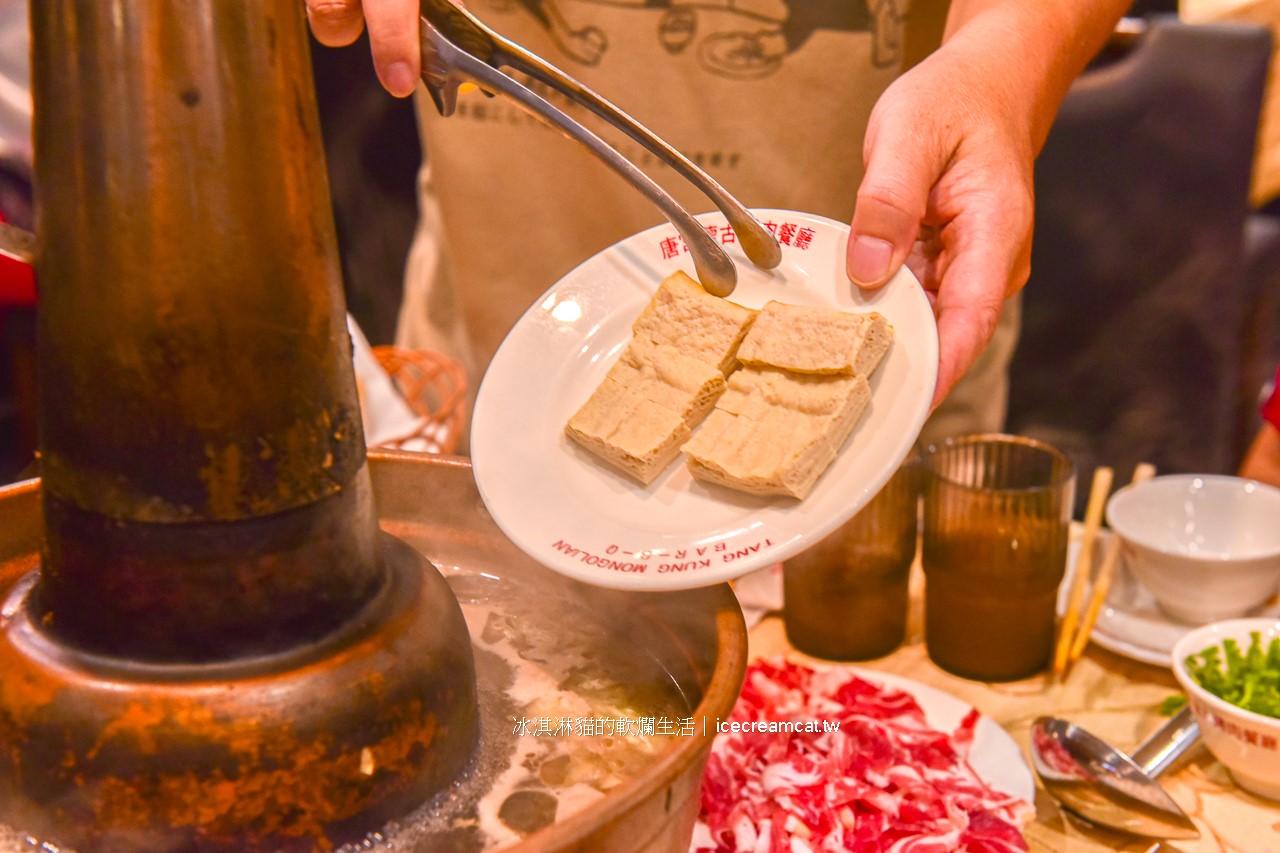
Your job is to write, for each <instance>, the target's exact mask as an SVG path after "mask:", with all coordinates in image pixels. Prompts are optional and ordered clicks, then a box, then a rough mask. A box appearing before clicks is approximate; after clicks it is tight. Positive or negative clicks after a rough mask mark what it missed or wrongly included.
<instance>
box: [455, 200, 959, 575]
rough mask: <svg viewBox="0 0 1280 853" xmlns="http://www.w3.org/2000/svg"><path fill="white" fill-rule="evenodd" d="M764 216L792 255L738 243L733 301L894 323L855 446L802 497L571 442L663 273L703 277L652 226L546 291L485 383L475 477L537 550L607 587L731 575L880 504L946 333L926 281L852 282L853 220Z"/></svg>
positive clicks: (476, 426) (706, 219)
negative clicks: (750, 252)
mask: <svg viewBox="0 0 1280 853" xmlns="http://www.w3.org/2000/svg"><path fill="white" fill-rule="evenodd" d="M756 214H757V216H758V217H759V218H760V220H761V221H762V222H765V223H766V224H770V223H772V224H774V225H775V227H776V228H777V231H776V233H778V234H779V235H780V237H781V236H783V235H785V237H786V238H787V239H785V240H781V242H783V247H782V255H783V257H782V263H781V265H780V266H779V267H778V268H777V269H776V270H772V271H769V272H765V271H762V270H759V269H756V268H755V267H753V266H752V265H751V264H750V262H748V261H747V260H746V258H745V257H744V256H742V254H741V252H740V251H739V250H738V249H737V248H736V244H726V245H725V248H726V249H727V250H728V251H729V253H730V255H731V256H732V257H733V258H734V260H735V262H737V267H738V286H737V289H736V290H734V292H733V295H732V296H731V297H730V299H731V300H732V301H734V302H738V303H740V304H742V305H745V306H747V307H749V308H759V307H761V306H763V305H764V304H765V303H766V302H768V301H769V300H770V299H778V300H779V301H785V302H790V303H793V304H803V305H826V306H832V307H836V308H839V309H842V310H850V311H878V312H880V313H881V314H882V315H884V316H885V317H886V318H887V319H888V320H889V322H890V323H892V324H893V327H894V341H893V345H892V346H891V347H890V349H889V352H888V354H887V355H886V356H885V358H884V360H883V361H882V362H881V364H880V366H879V368H878V369H877V370H876V371H875V373H874V374H873V375H872V377H871V388H872V396H871V403H870V405H869V407H868V411H867V413H866V414H865V415H863V418H862V420H861V422H860V423H859V424H858V426H857V427H856V428H855V429H854V432H853V435H852V436H851V437H850V439H849V441H848V442H847V443H846V444H845V446H844V449H843V450H842V451H841V452H840V454H839V456H837V458H836V460H835V462H834V463H833V464H832V466H831V467H830V468H829V469H828V470H827V472H826V473H825V474H824V475H823V476H822V478H821V479H819V481H818V483H817V485H816V486H815V487H814V489H813V491H812V492H811V493H810V494H809V496H808V497H806V498H805V499H804V500H803V501H796V500H792V499H787V498H762V497H756V496H752V495H746V494H742V493H738V492H734V491H732V490H729V489H725V488H722V487H719V486H713V485H708V484H705V483H700V482H696V481H694V480H693V479H692V477H691V476H690V475H689V473H688V470H687V469H686V468H685V466H684V465H683V464H680V463H679V462H674V463H672V465H671V466H670V468H669V469H668V470H667V471H666V472H664V473H663V474H662V475H660V476H659V477H658V479H657V480H655V481H654V482H653V483H651V484H650V485H648V486H640V485H639V484H637V483H636V482H634V481H633V480H630V479H628V478H627V477H625V476H624V475H622V474H620V473H617V472H615V471H613V470H612V469H610V468H609V467H608V466H606V465H604V464H603V463H601V462H600V461H599V460H597V459H596V458H595V457H593V456H592V455H591V454H589V453H587V452H586V451H585V450H583V449H582V448H580V447H578V446H577V445H576V444H574V443H572V442H571V441H570V440H569V439H568V438H567V437H566V436H565V434H564V425H565V423H566V422H567V421H568V420H569V418H570V417H571V416H572V415H573V413H574V412H575V411H577V409H578V407H579V406H581V405H582V403H583V402H585V401H586V399H587V398H588V397H589V396H590V395H591V392H592V391H594V390H595V388H596V386H597V385H598V384H599V383H600V381H601V380H602V379H603V378H604V375H605V372H606V371H607V370H608V369H609V367H610V366H611V365H612V364H613V362H614V361H615V360H616V359H617V357H618V355H619V354H620V353H621V351H622V349H623V348H624V347H625V346H626V344H627V343H628V341H630V339H631V324H632V322H633V321H634V320H635V318H636V317H637V316H638V315H639V314H640V311H641V310H642V309H643V308H644V306H645V305H646V304H648V302H649V300H650V299H651V298H652V296H653V293H654V291H655V290H656V289H657V287H658V285H659V284H660V283H661V281H662V280H663V279H664V278H665V277H666V276H668V275H670V274H671V273H672V272H675V271H676V270H684V271H685V272H687V273H689V274H690V275H693V274H694V270H693V264H692V261H691V260H690V257H689V255H688V254H687V253H686V252H683V251H681V248H680V247H681V241H680V239H679V237H678V235H677V234H676V231H675V229H674V228H672V227H671V226H670V225H662V226H658V227H656V228H652V229H649V230H648V231H644V232H641V233H640V234H636V235H634V236H632V237H629V238H627V239H625V240H623V241H622V242H620V243H618V244H616V245H614V246H612V247H611V248H609V249H606V250H605V251H603V252H601V253H600V254H598V255H595V256H594V257H592V258H590V259H589V260H587V261H586V262H585V263H583V264H582V265H581V266H579V267H578V268H576V269H575V270H573V271H572V272H570V273H569V274H568V275H566V276H565V277H564V278H562V279H561V280H560V281H559V282H557V283H556V284H555V286H553V287H552V288H551V289H550V290H548V291H547V292H546V293H545V294H544V295H543V297H542V298H541V299H540V300H539V301H538V303H537V304H535V305H534V306H533V307H531V308H530V309H529V310H528V311H527V312H525V314H524V316H523V317H521V319H520V320H519V322H517V323H516V325H515V327H514V328H513V329H512V330H511V332H510V333H509V334H508V335H507V337H506V339H505V340H504V341H503V343H502V346H501V347H499V349H498V352H497V354H496V355H495V356H494V358H493V361H492V363H491V364H490V366H489V370H488V372H487V373H486V375H485V377H484V380H483V382H482V384H481V386H480V391H479V394H478V397H477V400H476V408H475V415H474V419H473V422H472V427H471V458H472V465H473V469H474V472H475V478H476V484H477V486H478V487H479V490H480V495H481V497H482V498H483V499H484V502H485V505H486V506H487V507H488V509H489V512H490V514H491V515H492V516H493V518H494V520H495V521H496V522H497V524H498V526H499V527H501V528H502V530H503V532H504V533H506V534H507V536H508V537H509V538H510V539H511V540H512V541H513V542H514V543H515V544H516V545H517V546H519V547H520V548H521V549H522V550H524V551H525V552H526V553H528V554H529V555H530V556H531V557H533V558H534V559H536V560H538V561H539V562H541V563H543V564H545V565H546V566H548V567H550V568H552V569H554V570H556V571H558V572H561V573H563V574H566V575H569V576H570V577H574V578H577V579H579V580H583V581H586V582H588V583H592V584H596V585H598V586H607V587H616V588H623V589H647V590H669V589H683V588H688V587H696V586H705V585H707V584H712V583H718V582H720V581H724V580H728V579H731V578H735V577H738V576H739V575H743V574H746V573H747V572H750V571H752V570H754V569H757V568H760V567H761V566H765V565H768V564H770V563H774V562H777V561H778V560H782V559H784V558H786V557H789V556H791V555H793V554H796V553H798V552H799V551H801V550H803V549H804V548H806V547H808V546H809V545H810V544H812V543H814V542H816V541H818V540H819V539H820V538H822V537H823V536H824V535H825V534H827V533H829V532H830V531H832V530H834V529H835V528H836V527H837V526H839V525H840V523H841V522H843V521H845V520H846V519H848V518H849V517H850V516H852V515H853V514H854V513H855V512H857V510H858V509H859V508H861V507H862V506H863V505H864V504H865V503H866V502H867V501H868V500H870V499H871V498H872V497H873V496H874V495H875V493H876V492H877V491H878V490H879V489H880V487H881V486H882V485H884V483H885V481H886V480H888V479H889V476H890V475H891V474H892V473H893V472H894V470H896V469H897V467H898V465H899V464H900V463H901V462H902V460H903V459H905V458H906V456H907V454H908V453H909V452H910V450H911V446H912V444H913V443H914V442H915V440H916V438H917V437H918V436H919V433H920V428H921V427H922V426H923V425H924V421H925V418H926V417H927V416H928V414H929V404H930V402H931V400H932V398H933V389H934V383H935V382H936V379H937V366H938V340H937V327H936V325H935V323H934V317H933V309H932V307H931V306H930V305H929V301H928V299H927V298H926V296H925V294H924V291H923V289H922V288H921V287H920V285H919V284H918V283H917V282H916V280H915V277H914V276H912V275H911V273H910V272H909V271H907V270H906V269H903V270H901V271H900V272H899V273H898V274H897V276H895V277H894V278H893V279H892V280H891V281H890V282H889V283H888V284H887V285H885V286H884V287H883V288H881V289H880V290H878V291H875V292H872V293H869V294H866V293H863V292H861V291H860V290H858V289H857V288H855V287H854V286H853V285H851V284H850V283H849V280H848V278H847V277H846V276H845V271H844V270H845V244H846V242H847V238H848V233H849V229H848V226H847V225H841V224H840V223H838V222H833V221H831V220H828V219H824V218H822V217H818V216H814V215H812V214H807V213H796V212H791V211H780V210H759V211H756ZM698 219H699V221H700V222H701V223H702V224H703V225H704V226H706V227H707V228H709V229H712V228H714V229H716V230H715V232H714V233H716V234H724V233H726V232H727V231H728V229H727V226H726V225H725V220H724V217H723V216H721V215H719V214H706V215H702V216H699V217H698ZM728 233H730V234H731V233H732V232H728Z"/></svg>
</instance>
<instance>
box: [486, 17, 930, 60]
mask: <svg viewBox="0 0 1280 853" xmlns="http://www.w3.org/2000/svg"><path fill="white" fill-rule="evenodd" d="M489 5H490V7H492V8H494V9H497V10H499V11H503V12H506V11H510V10H512V9H515V8H521V7H522V8H524V9H525V10H527V11H528V13H529V14H531V15H532V16H533V17H534V18H535V19H536V20H537V21H538V23H539V24H540V25H541V26H542V27H543V28H545V29H546V30H547V32H548V33H549V34H550V35H551V37H552V39H553V40H554V41H555V43H556V45H557V46H558V47H559V48H560V49H561V50H563V51H564V52H565V53H566V54H567V55H568V56H569V57H571V58H572V59H574V60H576V61H577V62H580V63H582V64H584V65H596V64H597V63H599V62H600V59H601V58H602V57H603V56H604V55H605V53H606V51H608V49H609V37H608V35H607V34H606V33H605V32H604V30H602V29H601V28H600V27H598V26H595V25H593V24H589V23H581V22H575V21H572V20H569V18H568V16H566V14H565V9H564V7H565V5H566V4H565V3H563V2H562V0H490V3H489ZM578 5H579V6H585V5H593V6H610V7H627V8H635V9H639V10H653V11H655V12H656V11H660V12H661V15H660V16H659V19H658V24H657V33H656V37H657V39H658V41H659V43H660V44H661V45H662V46H663V47H664V48H665V49H666V50H667V51H668V52H669V53H672V54H678V53H683V52H684V51H686V50H690V49H692V50H694V51H696V55H697V57H698V62H699V64H700V65H702V66H703V67H704V68H706V69H707V70H708V71H710V72H712V73H715V74H720V75H722V76H725V77H736V78H755V77H767V76H769V75H770V74H772V73H774V72H775V71H777V70H778V68H779V67H780V66H781V65H782V63H783V61H784V60H785V59H786V57H787V56H788V55H789V54H791V53H792V52H794V51H796V50H799V49H800V48H801V47H802V46H803V45H804V43H805V42H807V41H808V40H809V38H810V37H811V36H812V35H813V34H814V33H816V32H819V31H828V30H830V31H837V32H866V33H869V34H870V35H871V39H872V51H871V61H872V64H874V65H875V66H876V67H877V68H888V67H892V66H895V65H897V64H898V63H899V62H900V61H901V59H902V11H901V10H900V8H899V7H900V6H904V5H905V0H865V2H862V0H690V2H682V0H582V2H581V3H579V4H578ZM726 12H727V13H729V15H730V17H729V18H728V20H729V21H731V22H732V23H728V24H726V19H725V15H724V14H723V13H726ZM712 17H714V18H715V21H714V23H709V22H708V19H709V18H712Z"/></svg>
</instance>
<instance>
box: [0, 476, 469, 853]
mask: <svg viewBox="0 0 1280 853" xmlns="http://www.w3.org/2000/svg"><path fill="white" fill-rule="evenodd" d="M5 497H11V496H5ZM28 505H30V504H29V502H28ZM384 537H385V539H386V540H387V541H386V543H385V546H386V548H387V550H388V552H389V554H390V555H391V558H390V559H391V560H392V561H393V562H394V564H395V565H394V567H393V569H392V571H391V577H392V581H391V583H390V584H389V585H388V587H387V589H386V590H385V591H384V593H383V594H382V595H380V596H379V597H378V598H376V599H375V600H374V601H372V602H371V603H370V604H369V606H367V607H366V608H365V610H364V611H362V612H361V614H360V615H359V617H358V618H357V619H356V620H353V621H352V622H351V623H350V624H349V625H347V626H344V628H343V629H342V630H341V631H339V632H337V633H335V634H333V635H331V636H329V637H326V638H325V639H324V640H322V641H319V642H316V643H312V644H307V645H303V646H299V647H297V648H294V649H292V650H290V651H289V652H287V653H283V654H276V655H267V656H263V657H259V658H252V659H246V660H242V661H237V662H232V663H223V664H208V665H204V666H192V665H156V664H146V663H140V662H137V661H133V660H129V659H127V658H115V657H110V656H104V655H94V654H87V653H84V652H80V651H78V650H76V649H74V648H71V647H68V646H67V645H66V644H64V643H61V642H60V641H59V640H58V638H57V637H54V636H51V635H50V634H48V633H47V632H46V631H44V630H43V629H42V627H41V626H40V624H39V621H38V620H33V619H32V618H31V616H32V614H31V613H29V612H28V611H27V610H26V606H27V597H28V594H29V592H30V590H31V589H32V587H33V585H34V580H35V576H34V574H32V572H33V570H34V569H35V568H36V565H37V562H38V561H37V560H36V558H35V556H34V555H33V554H31V553H28V554H26V555H16V556H10V557H9V558H8V559H6V560H5V561H3V562H0V580H2V581H3V584H4V586H5V589H4V594H5V601H4V604H3V613H2V615H0V672H3V673H4V678H2V679H0V822H3V823H6V824H9V825H11V826H16V827H20V828H22V829H23V831H24V832H30V833H32V834H33V835H35V836H36V837H38V838H41V839H46V840H51V841H53V842H56V843H57V844H59V845H61V846H64V847H71V848H74V849H77V850H80V851H224V852H225V853H231V851H244V853H253V852H254V851H263V853H265V851H276V850H284V851H311V850H327V849H330V848H331V847H332V846H334V845H336V844H340V843H344V842H348V841H355V840H358V839H360V838H361V837H363V836H364V835H365V834H366V833H367V832H370V831H372V830H376V829H377V828H379V827H380V826H382V825H383V824H385V823H386V822H387V821H388V820H391V819H394V818H398V817H402V816H403V815H405V814H407V813H408V812H410V811H411V810H412V809H414V808H415V807H417V806H418V805H420V804H421V803H422V802H423V801H425V800H426V799H427V798H429V797H430V796H431V795H432V794H434V793H435V792H437V791H439V790H441V789H442V788H444V787H446V786H447V785H448V784H449V783H450V782H451V781H452V780H453V779H454V778H455V777H456V776H457V775H458V773H459V772H461V770H462V769H463V767H464V766H465V765H466V763H467V762H468V761H469V760H470V756H471V753H472V749H473V747H474V744H475V742H476V737H477V717H476V712H475V705H476V696H475V679H474V673H473V671H472V667H473V663H472V660H471V647H470V641H469V638H468V637H467V634H466V627H465V625H464V624H462V616H461V612H460V610H459V608H458V605H457V602H456V601H455V600H454V598H453V596H452V595H451V594H450V593H449V590H448V588H447V585H446V584H445V582H444V580H443V579H442V578H441V576H440V575H439V573H437V572H436V571H435V570H434V569H432V568H431V567H430V566H429V565H427V564H426V563H425V561H423V560H422V558H421V557H420V556H419V555H418V554H416V553H415V552H413V551H412V549H410V548H409V547H408V546H406V545H404V544H403V543H400V542H398V541H396V540H394V539H393V538H392V537H389V536H385V534H384Z"/></svg>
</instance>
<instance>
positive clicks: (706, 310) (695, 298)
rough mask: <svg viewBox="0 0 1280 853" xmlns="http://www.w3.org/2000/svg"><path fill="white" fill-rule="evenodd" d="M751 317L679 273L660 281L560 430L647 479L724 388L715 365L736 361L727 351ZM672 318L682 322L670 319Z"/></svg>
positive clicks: (671, 454) (666, 463) (677, 448)
mask: <svg viewBox="0 0 1280 853" xmlns="http://www.w3.org/2000/svg"><path fill="white" fill-rule="evenodd" d="M673 280H674V281H673ZM690 288H693V289H696V293H695V292H692V291H691V290H690ZM699 294H700V295H699ZM726 306H727V307H726ZM754 316H755V312H754V311H750V310H749V309H746V308H742V307H741V306H738V305H734V304H733V303H729V302H725V301H724V300H723V299H720V298H719V297H716V296H711V295H710V294H708V293H706V292H705V291H703V290H702V288H701V286H699V285H698V283H697V282H695V281H693V280H692V279H690V278H688V276H685V275H684V274H683V273H677V274H676V275H675V276H672V277H671V278H669V279H667V281H665V282H663V284H662V285H661V286H660V287H659V289H658V294H657V295H655V297H654V299H653V301H651V302H650V304H649V305H648V306H647V307H646V309H645V312H644V313H642V315H641V319H640V320H638V321H637V322H636V324H635V334H634V336H633V337H632V339H631V341H630V342H629V343H628V344H627V348H626V349H625V350H624V351H623V352H622V355H621V356H619V358H618V360H617V361H616V362H615V363H614V364H613V366H612V367H610V368H609V372H608V373H607V374H606V375H605V379H604V381H603V382H602V383H601V384H600V386H599V387H598V388H597V389H596V390H595V392H594V393H593V394H592V395H591V397H590V398H588V400H587V401H586V403H584V404H583V405H582V407H581V408H580V409H579V410H578V411H577V412H576V413H575V414H574V416H573V417H572V418H570V419H569V422H568V424H566V426H565V432H566V434H567V435H568V436H569V437H570V438H571V439H573V440H574V441H576V442H578V443H579V444H581V445H582V446H583V447H585V448H587V449H588V450H590V451H591V452H592V453H594V454H595V455H597V456H599V457H600V458H601V459H603V460H604V461H606V462H608V463H610V464H611V465H614V466H615V467H617V468H618V469H620V470H621V471H623V472H624V473H626V474H628V475H630V476H631V477H634V478H635V479H636V480H639V481H640V482H641V483H644V484H646V485H647V484H649V483H651V482H653V480H654V479H655V478H656V477H657V476H658V475H659V474H660V473H662V471H663V470H665V469H666V468H667V466H669V465H670V464H671V462H672V461H674V460H675V458H676V457H677V456H678V455H679V453H680V446H681V445H682V444H683V443H684V442H685V441H687V440H688V439H689V437H690V435H691V434H692V430H693V428H694V427H696V426H697V425H698V424H699V423H700V422H701V421H702V419H703V418H704V417H706V415H707V413H708V412H710V411H711V409H712V407H713V406H714V405H715V402H716V400H717V399H718V398H719V397H720V395H721V394H722V393H723V392H724V390H725V387H726V383H725V375H724V372H723V370H724V368H722V366H721V365H722V364H730V365H736V364H737V361H736V358H735V356H734V353H735V352H736V349H737V346H738V344H739V343H740V342H741V340H742V335H743V334H745V331H746V326H747V325H748V324H749V323H750V322H751V319H752V318H753V317H754ZM679 323H685V324H687V325H686V326H685V327H678V326H675V325H673V324H679ZM733 324H736V325H733Z"/></svg>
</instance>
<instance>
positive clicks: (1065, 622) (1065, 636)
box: [1053, 465, 1115, 677]
mask: <svg viewBox="0 0 1280 853" xmlns="http://www.w3.org/2000/svg"><path fill="white" fill-rule="evenodd" d="M1114 476H1115V472H1114V471H1112V470H1111V469H1110V468H1109V467H1107V466H1106V465H1099V466H1098V467H1097V468H1095V469H1093V485H1092V486H1091V487H1090V489H1089V504H1088V506H1087V507H1086V508H1085V512H1084V535H1083V536H1082V537H1081V539H1080V551H1079V552H1078V553H1077V554H1076V566H1075V574H1074V575H1073V576H1072V578H1071V593H1070V596H1069V597H1068V599H1067V608H1066V610H1065V611H1064V612H1063V614H1062V621H1061V622H1059V623H1058V641H1057V643H1056V644H1055V646H1054V650H1053V675H1054V676H1055V677H1060V676H1062V675H1063V674H1064V673H1065V672H1066V669H1067V658H1068V656H1069V655H1070V653H1071V646H1072V643H1073V642H1074V638H1075V630H1076V624H1077V623H1078V622H1079V620H1080V608H1081V607H1082V606H1083V605H1084V590H1085V586H1086V583H1087V581H1088V577H1089V575H1090V573H1091V572H1092V570H1093V541H1094V539H1096V538H1097V536H1098V528H1099V527H1100V526H1101V525H1102V510H1103V509H1104V508H1105V507H1106V505H1107V497H1108V496H1109V495H1110V494H1111V481H1112V479H1113V477H1114Z"/></svg>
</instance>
